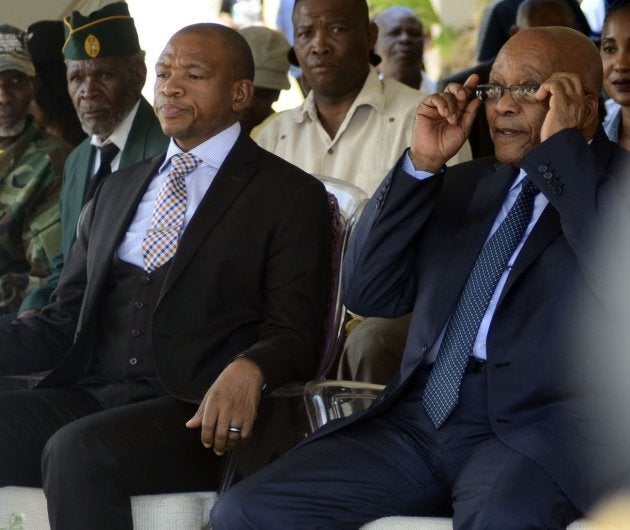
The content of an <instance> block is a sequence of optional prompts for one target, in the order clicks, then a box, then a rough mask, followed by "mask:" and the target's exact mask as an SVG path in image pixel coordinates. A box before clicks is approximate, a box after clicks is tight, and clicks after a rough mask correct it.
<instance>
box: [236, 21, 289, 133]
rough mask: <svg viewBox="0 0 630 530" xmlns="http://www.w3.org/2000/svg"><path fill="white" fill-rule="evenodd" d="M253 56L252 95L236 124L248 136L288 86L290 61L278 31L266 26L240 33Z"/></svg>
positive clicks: (267, 114)
mask: <svg viewBox="0 0 630 530" xmlns="http://www.w3.org/2000/svg"><path fill="white" fill-rule="evenodd" d="M240 34H241V35H242V36H243V37H244V38H245V40H246V41H247V44H249V47H250V48H251V50H252V55H253V56H254V68H255V70H256V72H255V75H254V93H253V95H252V97H251V99H250V101H249V102H248V104H247V108H246V109H245V110H244V111H243V112H242V113H241V117H240V119H239V121H240V122H241V125H243V127H244V128H245V130H246V131H247V132H251V130H252V129H253V128H254V127H256V125H258V124H259V123H262V122H263V121H264V120H265V119H266V118H267V117H268V116H270V115H271V114H273V112H274V111H273V108H272V105H273V104H274V103H275V102H276V101H277V100H278V98H279V97H280V91H281V90H287V89H288V88H290V87H291V85H290V83H289V78H288V73H289V59H287V53H288V51H289V49H290V48H291V46H290V44H289V43H288V42H287V39H285V38H284V35H282V33H280V32H279V31H275V30H273V29H270V28H267V27H265V26H248V27H246V28H242V29H241V30H240Z"/></svg>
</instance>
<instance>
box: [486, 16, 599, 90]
mask: <svg viewBox="0 0 630 530" xmlns="http://www.w3.org/2000/svg"><path fill="white" fill-rule="evenodd" d="M514 52H517V53H514ZM518 54H527V55H529V56H532V57H533V58H534V59H535V60H536V61H537V62H538V64H539V65H540V70H541V74H542V75H544V76H546V77H549V76H550V75H551V74H553V73H555V72H571V73H575V74H577V75H578V76H579V77H580V79H581V81H582V84H583V85H584V90H585V92H586V93H587V94H590V95H593V96H596V97H597V96H598V95H599V93H600V91H601V86H602V78H603V72H602V61H601V59H600V56H599V51H598V49H597V46H595V44H593V42H592V41H591V40H590V39H589V38H588V37H586V36H585V35H584V34H583V33H580V32H579V31H577V30H574V29H571V28H567V27H560V26H548V27H534V28H528V29H525V30H523V31H519V32H518V33H516V34H515V35H514V36H512V37H511V38H510V40H508V41H507V43H506V44H505V45H504V46H503V47H502V48H501V50H500V51H499V55H498V56H497V60H496V61H495V63H496V62H500V61H502V60H504V59H506V58H510V57H511V56H512V55H518ZM511 66H512V67H513V68H518V67H519V65H518V64H513V65H511Z"/></svg>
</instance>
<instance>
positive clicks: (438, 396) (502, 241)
mask: <svg viewBox="0 0 630 530" xmlns="http://www.w3.org/2000/svg"><path fill="white" fill-rule="evenodd" d="M537 193H538V189H537V188H536V186H535V185H534V184H533V183H532V182H530V181H529V180H528V179H527V178H525V179H523V181H522V183H521V192H520V193H519V195H518V197H517V198H516V202H515V203H514V205H513V206H512V208H510V211H509V212H508V214H507V216H506V218H505V219H504V220H503V222H502V223H501V224H500V225H499V227H498V228H497V230H496V231H495V232H494V234H493V235H492V236H491V237H490V239H489V240H488V241H487V242H486V244H485V245H484V247H483V248H482V249H481V252H480V253H479V256H478V258H477V261H476V263H475V265H474V267H473V269H472V271H471V272H470V276H468V280H467V281H466V285H465V286H464V290H463V291H462V294H461V296H460V298H459V301H458V302H457V305H456V307H455V310H454V311H453V314H452V315H451V318H450V320H449V322H448V325H447V327H446V331H445V333H444V339H443V340H442V344H441V346H440V349H439V351H438V354H437V357H436V360H435V364H434V365H433V368H432V370H431V373H430V374H429V379H428V380H427V384H426V387H425V389H424V395H423V396H422V405H423V406H424V409H425V410H426V412H427V414H428V416H429V418H430V419H431V422H432V423H433V425H434V426H435V428H436V429H439V428H440V427H441V426H442V424H443V423H444V422H445V421H446V420H447V418H448V417H449V416H450V414H451V412H452V411H453V409H454V408H455V405H457V402H458V401H459V388H460V386H461V382H462V378H463V376H464V371H465V369H466V364H467V363H468V359H469V356H470V354H471V353H472V350H473V345H474V342H475V338H476V336H477V333H478V331H479V326H480V324H481V320H482V319H483V316H484V314H485V313H486V311H487V309H488V305H489V304H490V299H491V298H492V295H493V294H494V291H495V290H496V288H497V284H498V283H499V279H500V278H501V275H502V274H503V271H504V270H505V268H506V267H507V264H508V261H509V259H510V256H511V255H512V254H513V253H514V251H515V250H516V247H517V246H518V244H519V243H520V241H521V239H522V238H523V235H524V234H525V230H526V229H527V225H528V224H529V221H530V219H531V217H532V212H533V210H534V198H535V197H536V194H537Z"/></svg>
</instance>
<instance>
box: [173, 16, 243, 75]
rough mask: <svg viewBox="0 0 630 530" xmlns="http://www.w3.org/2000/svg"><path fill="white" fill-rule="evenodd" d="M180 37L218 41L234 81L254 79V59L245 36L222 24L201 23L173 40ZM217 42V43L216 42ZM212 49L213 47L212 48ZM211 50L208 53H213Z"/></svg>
mask: <svg viewBox="0 0 630 530" xmlns="http://www.w3.org/2000/svg"><path fill="white" fill-rule="evenodd" d="M180 35H197V36H199V37H202V38H206V39H208V40H210V39H212V40H214V39H217V40H218V43H219V45H220V48H217V49H220V50H221V54H224V55H226V56H228V57H229V62H230V63H231V71H232V74H233V76H234V77H233V78H234V79H249V80H252V81H253V79H254V58H253V56H252V51H251V49H250V47H249V44H247V41H246V40H245V39H244V38H243V36H242V35H241V34H240V33H238V32H237V31H234V30H233V29H231V28H229V27H227V26H224V25H222V24H213V23H210V22H208V23H199V24H192V25H190V26H186V27H184V28H182V29H180V30H179V31H177V32H176V33H175V34H174V35H173V37H172V38H175V37H177V36H180ZM214 42H217V41H214ZM211 48H212V47H211ZM211 48H210V49H209V50H208V53H212V52H211Z"/></svg>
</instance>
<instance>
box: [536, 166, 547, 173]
mask: <svg viewBox="0 0 630 530" xmlns="http://www.w3.org/2000/svg"><path fill="white" fill-rule="evenodd" d="M547 169H549V168H548V167H547V166H546V165H545V164H540V165H539V166H538V171H540V172H541V173H544V172H545V171H547Z"/></svg>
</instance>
